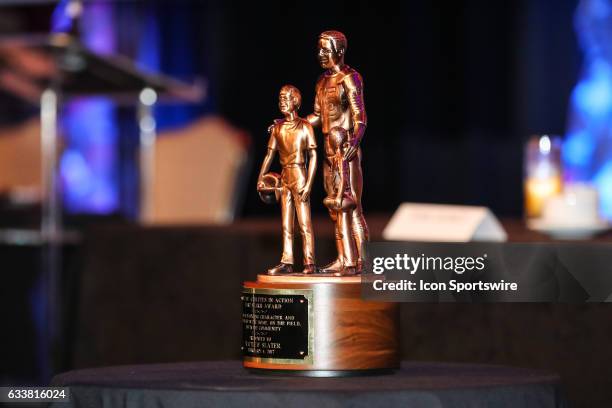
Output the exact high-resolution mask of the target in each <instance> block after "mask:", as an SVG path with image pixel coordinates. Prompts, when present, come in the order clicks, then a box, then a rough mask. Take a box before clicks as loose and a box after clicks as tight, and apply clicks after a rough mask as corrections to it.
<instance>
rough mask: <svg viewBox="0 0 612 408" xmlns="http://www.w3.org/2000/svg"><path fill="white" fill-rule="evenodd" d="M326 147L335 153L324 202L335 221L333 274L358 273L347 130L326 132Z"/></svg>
mask: <svg viewBox="0 0 612 408" xmlns="http://www.w3.org/2000/svg"><path fill="white" fill-rule="evenodd" d="M328 138H329V147H331V148H332V149H333V152H334V155H333V156H332V157H331V160H330V170H331V181H332V183H331V187H332V190H331V191H330V192H329V195H328V196H327V197H326V198H325V199H324V200H323V204H325V206H326V207H327V208H328V209H329V213H330V215H331V216H332V219H333V220H334V222H335V229H336V242H338V244H339V245H338V260H339V262H340V264H341V265H340V267H339V269H338V270H337V271H336V272H334V275H336V276H345V275H354V274H355V273H357V265H358V262H357V261H358V260H357V256H358V255H357V246H356V242H355V237H354V235H353V232H352V231H353V224H352V223H353V218H352V214H353V210H354V209H355V207H356V205H357V203H356V201H355V197H354V196H353V191H352V189H351V183H350V168H349V161H348V160H346V159H345V153H346V150H347V149H348V148H349V147H350V145H349V143H348V136H347V132H346V130H345V129H344V128H342V127H339V126H337V127H334V128H332V129H331V130H330V132H329V134H328Z"/></svg>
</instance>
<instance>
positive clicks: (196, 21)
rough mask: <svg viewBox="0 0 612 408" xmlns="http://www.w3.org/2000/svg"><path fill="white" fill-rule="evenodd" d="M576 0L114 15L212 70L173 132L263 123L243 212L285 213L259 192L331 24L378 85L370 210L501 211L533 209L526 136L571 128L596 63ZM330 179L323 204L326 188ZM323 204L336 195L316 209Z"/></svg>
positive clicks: (372, 98) (138, 40) (128, 35)
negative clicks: (284, 110) (526, 201)
mask: <svg viewBox="0 0 612 408" xmlns="http://www.w3.org/2000/svg"><path fill="white" fill-rule="evenodd" d="M576 4H577V2H576V1H575V0H514V1H503V0H500V1H487V0H466V1H453V2H451V1H436V0H433V1H431V0H413V1H408V2H385V1H372V2H368V1H333V2H331V1H318V0H313V1H308V2H305V1H304V2H284V3H277V2H250V1H220V0H211V1H203V2H198V1H195V0H179V1H172V2H171V1H161V0H159V1H119V2H114V3H113V13H114V14H115V17H116V18H115V25H116V27H115V29H116V36H117V43H118V47H117V48H118V49H117V51H118V52H120V53H122V54H124V55H127V56H130V57H132V58H135V57H136V54H137V52H138V47H139V44H142V43H143V42H147V41H151V38H149V37H148V36H147V32H146V31H145V30H141V29H140V28H139V27H141V26H139V25H138V21H142V20H143V19H145V18H153V20H154V21H156V24H157V25H158V26H159V40H158V41H159V56H160V64H159V68H160V70H161V71H163V72H165V73H168V74H171V75H174V76H177V77H179V78H182V79H185V80H193V79H195V78H197V77H203V78H206V81H207V83H208V87H209V98H208V99H207V100H206V101H205V102H203V103H201V104H200V105H197V106H186V107H178V108H177V107H174V108H172V107H170V108H160V109H158V120H159V123H160V125H161V126H160V127H161V130H163V129H164V128H165V127H167V126H177V125H183V124H186V123H187V121H188V120H189V119H195V118H196V117H197V116H199V115H203V114H208V113H216V114H220V115H222V116H224V117H226V118H227V119H229V120H230V121H231V122H232V123H234V124H235V125H237V126H239V127H242V128H244V129H246V130H247V131H249V132H250V133H251V135H252V137H253V142H254V143H253V145H252V161H251V163H252V168H251V176H250V179H249V181H248V184H247V186H248V190H247V191H246V194H245V197H246V199H245V202H244V205H243V206H242V210H241V211H240V215H243V216H252V215H260V214H270V215H271V214H276V212H277V208H276V207H274V206H269V207H267V206H264V205H263V204H262V203H261V202H260V201H259V199H258V196H257V194H256V192H255V188H254V186H255V182H256V175H257V172H258V170H259V166H260V164H261V161H262V159H263V156H264V153H265V149H266V145H267V132H266V129H267V127H268V125H269V124H270V123H271V122H272V120H273V119H274V118H277V117H279V116H280V113H279V112H278V109H277V95H278V91H279V90H280V88H281V86H282V85H284V84H286V83H291V84H294V85H295V86H297V87H298V88H299V89H300V90H301V91H302V94H303V105H302V109H301V112H300V113H301V115H302V116H306V115H307V114H309V113H310V112H311V111H312V106H313V96H314V85H315V82H316V79H317V77H318V76H319V75H320V74H321V72H322V70H321V68H320V67H319V65H318V62H317V60H316V42H317V36H318V34H319V33H320V32H322V31H324V30H328V29H337V30H340V31H343V32H344V33H345V34H346V35H347V37H348V44H349V45H348V50H347V56H346V62H347V63H348V64H349V65H351V66H353V67H354V68H356V69H357V70H358V71H359V72H360V73H361V74H362V76H363V78H364V82H365V101H366V108H367V113H368V116H369V124H368V128H367V131H366V133H365V140H364V142H363V149H364V159H363V167H364V178H365V189H364V196H363V203H364V208H365V210H366V212H392V211H393V210H395V208H396V207H397V205H398V204H399V203H400V202H402V201H422V202H439V203H455V204H478V205H487V206H490V207H491V208H492V209H493V210H494V212H496V214H497V215H500V216H508V215H510V216H518V215H520V214H521V212H522V186H521V179H522V149H523V143H524V141H525V139H526V138H527V137H528V136H529V135H530V134H533V133H554V134H563V132H564V129H565V123H566V108H567V105H568V99H569V94H570V92H571V89H572V87H573V85H574V84H575V83H576V81H577V78H578V73H579V67H580V59H581V53H580V50H579V48H578V45H577V41H576V36H575V34H574V28H573V13H574V10H575V8H576ZM30 20H32V21H38V20H36V19H34V18H33V17H32V18H31V19H30ZM32 21H30V23H29V24H30V25H31V24H33V23H32ZM45 29H47V28H46V27H45ZM0 105H1V106H6V107H7V109H3V110H2V111H0V123H6V122H10V121H15V120H17V119H19V118H20V117H23V114H22V113H23V112H24V111H26V112H30V113H35V112H36V110H35V109H29V110H27V109H25V110H24V109H22V108H20V107H19V104H18V103H16V101H15V100H14V99H13V98H10V97H8V96H6V95H3V96H2V98H1V99H0ZM20 113H21V114H20ZM123 116H124V117H125V118H128V119H124V121H127V120H129V121H130V123H131V125H129V126H124V127H125V128H126V129H127V132H128V133H129V134H125V135H122V139H123V140H124V142H122V143H120V146H118V147H117V148H118V149H119V150H122V152H121V153H120V156H121V157H122V158H123V159H122V160H123V161H129V160H133V157H134V149H135V148H136V146H135V144H134V141H135V137H136V131H135V128H134V125H133V123H132V122H133V120H132V117H133V116H132V114H131V113H129V114H127V115H123ZM317 135H318V139H319V140H321V137H322V136H321V134H320V132H318V133H317ZM126 140H127V142H126ZM319 144H320V143H319ZM126 149H127V150H128V151H125V150H126ZM121 168H122V170H121V171H120V172H119V177H120V179H121V180H118V182H119V183H121V185H122V191H123V192H124V194H123V200H124V201H125V200H127V201H130V200H134V194H130V193H129V192H130V191H136V183H137V180H136V179H135V178H134V166H133V165H130V163H127V164H126V163H122V164H121ZM126 169H127V170H126ZM317 177H319V180H318V182H317V183H315V191H314V194H313V203H317V202H318V203H320V202H321V201H322V198H323V191H322V190H323V189H322V181H321V180H320V178H321V175H320V173H319V174H318V176H317ZM130 206H132V207H133V205H132V204H130V203H127V204H126V203H123V204H122V205H121V207H122V208H129V207H130ZM313 211H315V212H320V213H322V212H323V211H324V207H323V206H322V205H313ZM128 212H129V211H128Z"/></svg>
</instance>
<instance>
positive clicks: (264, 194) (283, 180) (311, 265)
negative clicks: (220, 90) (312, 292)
mask: <svg viewBox="0 0 612 408" xmlns="http://www.w3.org/2000/svg"><path fill="white" fill-rule="evenodd" d="M301 101H302V96H301V95H300V91H299V90H298V89H297V88H296V87H294V86H291V85H285V86H283V87H282V88H281V90H280V94H279V97H278V107H279V109H280V111H281V112H282V113H283V115H284V116H285V118H284V119H281V120H277V121H275V122H274V125H273V126H272V127H271V129H270V141H269V143H268V153H267V154H266V157H265V159H264V161H263V164H262V165H261V170H260V172H259V180H258V182H257V190H258V191H259V193H260V196H261V198H262V200H263V201H264V202H273V201H275V200H274V198H272V196H273V194H275V198H276V199H277V200H280V204H281V214H282V223H283V255H282V258H281V262H280V264H279V265H277V266H275V267H273V268H270V269H268V274H270V275H284V274H290V273H293V261H294V260H293V236H294V234H293V227H294V220H295V216H296V215H297V220H298V228H299V230H300V235H301V236H302V248H303V253H304V269H303V271H302V273H305V274H312V273H315V272H316V266H315V253H314V234H313V232H312V222H311V218H310V192H311V190H312V182H313V179H314V175H315V172H316V169H317V144H316V141H315V137H314V131H313V130H312V126H311V125H310V123H309V122H308V121H307V120H306V119H302V118H300V117H299V116H298V115H297V111H298V109H299V108H300V104H301ZM277 151H278V155H279V158H280V163H281V166H282V168H283V170H282V172H281V174H280V176H279V175H278V174H276V173H268V171H269V169H270V165H271V163H272V160H273V159H274V155H275V153H276V152H277ZM306 156H308V169H306V164H307V161H306Z"/></svg>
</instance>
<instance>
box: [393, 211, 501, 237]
mask: <svg viewBox="0 0 612 408" xmlns="http://www.w3.org/2000/svg"><path fill="white" fill-rule="evenodd" d="M383 238H384V239H387V240H395V241H439V242H469V241H494V242H503V241H506V240H507V239H508V236H507V234H506V231H504V228H503V227H502V225H501V224H500V223H499V221H498V220H497V218H496V217H495V215H493V213H492V212H491V211H490V210H489V209H488V208H487V207H476V206H468V205H444V204H420V203H403V204H401V205H400V206H399V207H398V209H397V210H396V211H395V214H393V217H391V220H390V221H389V223H388V224H387V226H386V227H385V229H384V231H383Z"/></svg>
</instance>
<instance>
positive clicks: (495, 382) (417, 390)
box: [52, 362, 566, 408]
mask: <svg viewBox="0 0 612 408" xmlns="http://www.w3.org/2000/svg"><path fill="white" fill-rule="evenodd" d="M52 385H54V386H69V387H70V390H71V395H72V398H71V403H70V405H67V404H65V403H57V404H55V405H52V406H54V407H56V408H62V407H63V408H67V407H69V406H71V407H88V408H95V407H104V408H111V407H129V408H135V407H147V408H149V407H155V408H159V407H181V408H189V407H216V406H219V407H246V406H248V407H266V408H270V407H292V408H293V407H316V408H325V407H339V406H351V407H385V408H387V407H400V406H401V407H411V408H420V407H427V408H447V407H462V408H467V407H479V408H480V407H495V408H504V407H512V408H516V407H522V408H553V407H555V408H557V407H566V404H565V402H564V399H563V397H562V395H561V390H560V385H559V377H558V376H557V375H556V374H553V373H550V372H546V371H540V370H527V369H519V368H509V367H501V366H485V365H465V364H442V363H404V364H403V365H402V368H401V369H400V370H398V371H396V372H395V373H394V374H389V375H379V376H363V377H345V378H306V377H287V376H270V375H255V374H251V373H248V372H247V371H246V370H244V369H243V368H242V365H241V364H240V363H239V362H201V363H178V364H157V365H139V366H119V367H105V368H96V369H86V370H76V371H70V372H67V373H64V374H60V375H58V376H56V377H55V378H54V379H53V383H52Z"/></svg>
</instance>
